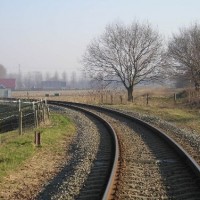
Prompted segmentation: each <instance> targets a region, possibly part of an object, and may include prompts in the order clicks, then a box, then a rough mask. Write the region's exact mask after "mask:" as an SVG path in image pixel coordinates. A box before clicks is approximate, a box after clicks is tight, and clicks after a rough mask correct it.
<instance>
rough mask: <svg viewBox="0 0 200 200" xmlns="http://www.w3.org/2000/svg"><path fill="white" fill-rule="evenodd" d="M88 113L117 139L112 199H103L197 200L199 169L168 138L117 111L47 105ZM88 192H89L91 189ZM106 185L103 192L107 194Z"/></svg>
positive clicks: (198, 196) (199, 189)
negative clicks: (118, 150) (118, 152)
mask: <svg viewBox="0 0 200 200" xmlns="http://www.w3.org/2000/svg"><path fill="white" fill-rule="evenodd" d="M49 103H51V104H56V105H59V104H60V105H65V106H68V107H71V108H72V107H74V106H75V107H79V108H83V107H84V109H87V110H90V111H92V112H93V113H95V114H97V115H98V116H100V117H102V118H103V119H104V120H106V121H107V122H109V124H111V126H112V127H113V129H114V130H115V132H116V134H117V137H118V139H119V146H120V158H119V160H120V163H118V166H119V170H118V173H117V175H118V177H117V178H114V177H113V180H114V179H115V186H116V187H115V189H114V190H112V193H113V196H111V197H109V198H107V197H106V198H105V199H119V200H123V199H124V200H125V199H200V167H199V165H198V164H197V163H196V162H195V161H194V160H193V159H192V158H191V157H190V156H189V155H188V154H187V153H186V152H185V151H184V150H183V149H182V148H181V147H180V146H179V145H178V144H177V143H175V142H174V141H173V140H172V139H171V138H169V137H168V136H167V135H165V134H164V133H162V132H160V131H159V130H157V129H155V128H154V127H152V126H150V125H149V124H147V123H145V122H143V121H141V120H139V119H136V118H134V117H131V116H128V115H126V114H123V113H119V112H117V111H113V110H109V109H105V108H101V107H96V106H91V105H84V104H75V103H67V102H55V101H54V102H53V101H51V102H49ZM89 183H91V185H90V186H89V187H88V188H93V187H95V185H92V184H93V183H92V182H89ZM109 187H112V186H111V185H108V187H107V191H109V189H110V188H109Z"/></svg>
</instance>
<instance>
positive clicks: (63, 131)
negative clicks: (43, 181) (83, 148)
mask: <svg viewBox="0 0 200 200" xmlns="http://www.w3.org/2000/svg"><path fill="white" fill-rule="evenodd" d="M37 131H40V132H41V146H40V147H36V146H35V145H34V130H30V131H26V133H25V134H23V135H20V136H18V131H12V132H8V133H5V134H1V135H0V137H1V141H3V142H2V144H1V145H0V181H2V179H3V177H5V176H6V175H9V173H11V172H13V171H16V170H17V169H18V168H19V167H20V166H21V165H23V163H24V162H26V161H27V160H28V159H30V158H31V157H34V156H35V155H37V156H40V157H42V156H44V157H45V156H47V154H49V153H50V154H51V156H52V158H53V157H54V156H56V155H59V154H61V153H62V152H65V151H66V148H64V147H63V146H62V145H61V143H62V142H63V141H65V140H67V138H70V137H72V136H73V134H74V133H75V127H74V124H73V123H72V122H71V121H70V119H68V118H67V117H66V116H64V115H60V114H55V113H54V114H52V115H51V122H50V123H49V124H48V125H43V126H42V127H40V128H39V129H38V130H37ZM38 165H39V163H38Z"/></svg>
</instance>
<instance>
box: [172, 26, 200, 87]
mask: <svg viewBox="0 0 200 200" xmlns="http://www.w3.org/2000/svg"><path fill="white" fill-rule="evenodd" d="M168 54H169V57H170V58H171V63H172V65H173V66H174V68H175V70H176V72H177V73H178V74H180V75H181V76H182V77H183V76H185V78H186V79H187V80H189V81H192V82H193V83H194V86H195V89H196V90H199V88H200V25H199V24H197V23H196V24H194V25H191V26H190V27H188V28H184V29H180V31H179V33H178V34H174V35H173V37H172V38H171V40H170V42H169V45H168Z"/></svg>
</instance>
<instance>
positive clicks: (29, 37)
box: [0, 0, 200, 73]
mask: <svg viewBox="0 0 200 200" xmlns="http://www.w3.org/2000/svg"><path fill="white" fill-rule="evenodd" d="M135 19H137V20H139V21H146V20H148V21H149V22H150V23H151V24H152V25H153V26H154V27H155V28H158V29H159V30H160V32H161V33H162V34H163V35H165V37H169V36H170V35H171V33H172V32H176V31H177V30H178V29H179V27H182V26H188V25H189V24H190V23H192V22H195V21H199V20H200V0H0V64H3V65H4V66H5V67H6V68H7V70H8V72H11V71H14V72H17V71H18V68H19V67H18V66H19V64H20V66H21V70H22V71H25V72H28V71H42V72H46V71H48V72H50V73H54V72H55V71H58V72H62V71H66V72H67V73H71V71H74V70H79V69H80V68H81V64H80V63H79V60H80V59H81V56H82V55H83V53H84V51H85V49H86V46H87V44H88V43H89V42H90V41H91V40H92V39H93V38H94V37H96V36H98V35H100V34H101V33H102V32H103V31H104V28H105V26H106V25H107V24H109V23H112V22H113V21H122V22H125V23H130V22H131V21H133V20H135Z"/></svg>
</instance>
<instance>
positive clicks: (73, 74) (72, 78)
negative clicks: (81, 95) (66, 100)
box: [71, 72, 77, 89]
mask: <svg viewBox="0 0 200 200" xmlns="http://www.w3.org/2000/svg"><path fill="white" fill-rule="evenodd" d="M76 83H77V76H76V72H72V74H71V88H72V89H75V87H76Z"/></svg>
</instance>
